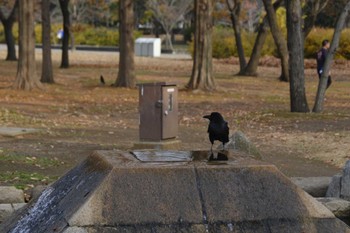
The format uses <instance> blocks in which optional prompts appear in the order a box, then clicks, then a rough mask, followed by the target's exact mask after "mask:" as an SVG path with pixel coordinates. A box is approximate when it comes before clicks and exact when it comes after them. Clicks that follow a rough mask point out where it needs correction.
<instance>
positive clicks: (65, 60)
mask: <svg viewBox="0 0 350 233" xmlns="http://www.w3.org/2000/svg"><path fill="white" fill-rule="evenodd" d="M59 3H60V7H61V11H62V15H63V39H62V60H61V66H60V67H61V68H69V54H68V50H69V31H70V16H69V9H68V5H69V0H59Z"/></svg>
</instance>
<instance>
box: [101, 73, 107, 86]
mask: <svg viewBox="0 0 350 233" xmlns="http://www.w3.org/2000/svg"><path fill="white" fill-rule="evenodd" d="M105 84H106V82H105V79H104V78H103V76H102V75H101V76H100V85H101V86H103V85H105Z"/></svg>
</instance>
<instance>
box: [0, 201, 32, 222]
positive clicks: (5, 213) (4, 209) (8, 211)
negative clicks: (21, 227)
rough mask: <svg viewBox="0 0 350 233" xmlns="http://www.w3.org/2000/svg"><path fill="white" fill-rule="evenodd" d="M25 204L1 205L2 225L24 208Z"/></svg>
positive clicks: (0, 217)
mask: <svg viewBox="0 0 350 233" xmlns="http://www.w3.org/2000/svg"><path fill="white" fill-rule="evenodd" d="M25 205H26V204H25V203H14V204H0V223H1V222H3V221H5V220H6V219H7V218H9V217H10V216H11V215H12V214H13V213H14V212H15V211H16V210H19V209H20V208H22V207H24V206H25Z"/></svg>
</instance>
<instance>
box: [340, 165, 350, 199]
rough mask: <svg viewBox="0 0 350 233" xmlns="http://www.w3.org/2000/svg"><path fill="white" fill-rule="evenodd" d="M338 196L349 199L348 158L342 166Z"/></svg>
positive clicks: (349, 169) (349, 172)
mask: <svg viewBox="0 0 350 233" xmlns="http://www.w3.org/2000/svg"><path fill="white" fill-rule="evenodd" d="M340 197H341V198H343V199H346V200H350V160H348V161H347V162H346V164H345V166H344V168H343V176H342V178H341V190H340Z"/></svg>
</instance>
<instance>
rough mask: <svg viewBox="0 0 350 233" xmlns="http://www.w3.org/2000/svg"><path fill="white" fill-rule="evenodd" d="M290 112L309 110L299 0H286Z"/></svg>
mask: <svg viewBox="0 0 350 233" xmlns="http://www.w3.org/2000/svg"><path fill="white" fill-rule="evenodd" d="M286 9H287V30H288V40H287V41H288V49H289V75H290V103H291V111H292V112H309V106H308V104H307V100H306V94H305V77H304V36H303V33H302V26H301V25H302V17H301V5H300V0H286Z"/></svg>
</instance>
